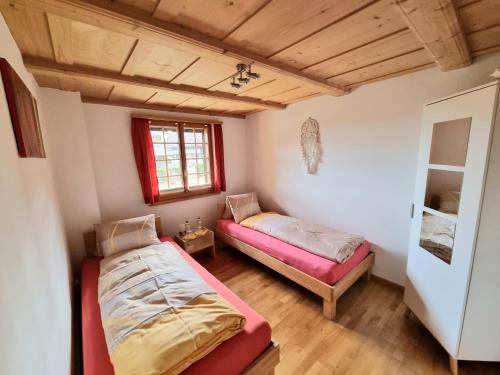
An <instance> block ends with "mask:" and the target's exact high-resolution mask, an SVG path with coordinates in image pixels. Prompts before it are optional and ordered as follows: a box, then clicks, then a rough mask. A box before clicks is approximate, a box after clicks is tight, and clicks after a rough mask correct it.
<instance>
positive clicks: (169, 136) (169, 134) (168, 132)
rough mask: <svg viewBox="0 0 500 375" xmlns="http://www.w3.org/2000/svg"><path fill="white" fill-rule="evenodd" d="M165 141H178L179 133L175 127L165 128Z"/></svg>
mask: <svg viewBox="0 0 500 375" xmlns="http://www.w3.org/2000/svg"><path fill="white" fill-rule="evenodd" d="M165 142H171V143H179V134H178V133H177V129H176V128H166V129H165Z"/></svg>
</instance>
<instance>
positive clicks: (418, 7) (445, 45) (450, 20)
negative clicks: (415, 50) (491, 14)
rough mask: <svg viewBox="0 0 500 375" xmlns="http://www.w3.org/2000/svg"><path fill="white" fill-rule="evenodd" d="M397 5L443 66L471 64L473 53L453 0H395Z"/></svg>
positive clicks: (433, 56)
mask: <svg viewBox="0 0 500 375" xmlns="http://www.w3.org/2000/svg"><path fill="white" fill-rule="evenodd" d="M395 7H396V8H397V9H398V10H399V12H400V13H401V15H402V16H403V18H404V20H405V22H406V24H407V25H408V27H409V28H410V30H412V31H413V33H414V34H415V36H416V37H417V38H418V39H419V40H420V41H421V42H422V44H423V46H424V47H425V48H426V50H427V51H428V52H429V53H430V55H431V56H432V58H433V59H434V61H435V62H436V63H437V64H438V66H439V67H440V68H441V70H443V71H446V70H452V69H457V68H462V67H464V66H468V65H470V64H471V61H472V60H471V54H470V51H469V48H468V46H467V41H466V39H465V35H464V32H463V30H462V28H461V26H460V21H459V18H458V17H459V16H458V13H457V10H456V8H455V5H454V4H453V1H452V0H396V1H395Z"/></svg>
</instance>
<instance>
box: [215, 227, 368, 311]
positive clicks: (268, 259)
mask: <svg viewBox="0 0 500 375" xmlns="http://www.w3.org/2000/svg"><path fill="white" fill-rule="evenodd" d="M215 237H216V239H217V240H218V242H222V243H223V244H226V245H229V246H231V247H233V248H235V249H237V250H239V251H241V252H242V253H244V254H246V255H248V256H249V257H251V258H253V259H255V260H256V261H257V262H259V263H262V264H264V265H266V266H267V267H269V268H271V269H273V270H274V271H276V272H278V273H280V274H281V275H283V276H285V277H286V278H288V279H290V280H292V281H295V282H296V283H297V284H299V285H302V286H303V287H304V288H306V289H309V290H310V291H311V292H313V293H315V294H317V295H318V296H320V297H322V298H323V316H324V317H325V318H327V319H329V320H334V319H335V315H336V313H337V300H338V299H339V298H340V296H341V295H342V294H344V293H345V291H346V290H347V289H349V287H350V286H351V285H352V284H354V283H355V282H356V281H357V280H358V279H359V278H361V277H363V278H364V279H365V280H370V276H371V270H372V267H373V263H374V262H375V254H374V253H372V252H370V253H369V254H368V256H367V257H366V258H365V259H363V261H361V263H359V264H358V265H357V266H356V267H354V268H353V269H352V270H351V271H350V272H349V273H348V274H347V275H345V276H344V277H343V278H342V279H340V280H339V281H338V282H337V283H336V284H335V285H329V284H327V283H324V282H323V281H320V280H318V279H316V278H314V277H312V276H310V275H308V274H306V273H304V272H302V271H299V270H298V269H296V268H293V267H291V266H289V265H287V264H285V263H283V262H281V261H280V260H278V259H276V258H273V257H272V256H270V255H267V254H266V253H264V252H263V251H261V250H259V249H258V248H256V247H253V246H251V245H248V244H247V243H245V242H243V241H240V240H238V239H236V238H234V237H231V236H229V235H227V234H226V233H224V232H222V231H220V230H219V229H216V230H215Z"/></svg>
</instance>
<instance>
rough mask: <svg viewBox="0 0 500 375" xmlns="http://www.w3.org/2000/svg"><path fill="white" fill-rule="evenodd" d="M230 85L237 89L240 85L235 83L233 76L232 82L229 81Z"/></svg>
mask: <svg viewBox="0 0 500 375" xmlns="http://www.w3.org/2000/svg"><path fill="white" fill-rule="evenodd" d="M231 86H232V87H234V88H235V89H239V88H240V87H241V85H240V84H239V83H236V82H235V81H234V77H233V82H231Z"/></svg>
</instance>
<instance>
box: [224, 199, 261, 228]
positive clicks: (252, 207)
mask: <svg viewBox="0 0 500 375" xmlns="http://www.w3.org/2000/svg"><path fill="white" fill-rule="evenodd" d="M226 205H227V206H229V208H231V212H232V213H233V217H234V221H235V222H236V223H238V224H239V223H241V222H242V221H243V220H245V219H246V218H248V217H250V216H253V215H257V214H260V213H261V212H262V211H261V210H260V206H259V201H258V199H257V193H247V194H239V195H229V196H227V197H226Z"/></svg>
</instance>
